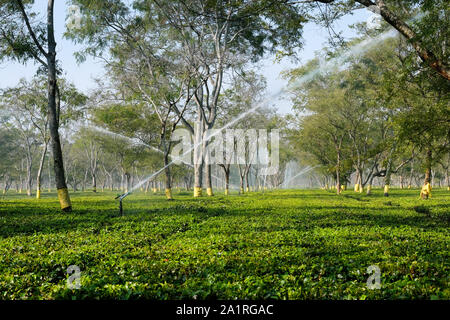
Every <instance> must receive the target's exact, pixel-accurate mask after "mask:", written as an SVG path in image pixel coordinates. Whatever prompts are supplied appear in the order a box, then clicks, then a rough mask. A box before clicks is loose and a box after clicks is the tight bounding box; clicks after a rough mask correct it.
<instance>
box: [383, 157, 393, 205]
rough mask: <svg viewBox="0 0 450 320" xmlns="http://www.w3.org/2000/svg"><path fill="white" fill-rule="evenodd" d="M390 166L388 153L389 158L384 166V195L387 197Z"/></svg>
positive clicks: (390, 158) (389, 182)
mask: <svg viewBox="0 0 450 320" xmlns="http://www.w3.org/2000/svg"><path fill="white" fill-rule="evenodd" d="M391 168H392V155H389V160H388V163H387V166H386V175H385V176H384V196H385V197H389V188H390V184H391V170H392V169H391Z"/></svg>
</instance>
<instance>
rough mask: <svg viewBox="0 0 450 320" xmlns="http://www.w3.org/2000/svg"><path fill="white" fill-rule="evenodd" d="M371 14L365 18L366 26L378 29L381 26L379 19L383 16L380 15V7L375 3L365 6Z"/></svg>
mask: <svg viewBox="0 0 450 320" xmlns="http://www.w3.org/2000/svg"><path fill="white" fill-rule="evenodd" d="M367 9H369V10H370V11H371V12H372V13H373V14H372V15H371V16H370V17H369V18H367V20H366V26H367V29H370V30H373V29H380V28H381V21H382V20H383V18H382V17H381V15H380V8H378V6H376V5H372V6H369V7H367Z"/></svg>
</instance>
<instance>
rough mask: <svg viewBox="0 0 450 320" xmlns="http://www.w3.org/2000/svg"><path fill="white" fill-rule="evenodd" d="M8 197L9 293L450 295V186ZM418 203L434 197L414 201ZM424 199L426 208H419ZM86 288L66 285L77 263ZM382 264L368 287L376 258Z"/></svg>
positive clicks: (2, 277)
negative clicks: (64, 207) (422, 193)
mask: <svg viewBox="0 0 450 320" xmlns="http://www.w3.org/2000/svg"><path fill="white" fill-rule="evenodd" d="M114 196H115V193H112V192H108V193H107V192H105V193H98V194H92V193H76V194H73V195H72V198H73V206H74V208H75V210H74V212H73V213H70V214H65V213H64V214H63V213H59V210H58V203H57V201H56V200H55V199H56V195H55V194H44V196H43V199H41V200H36V199H27V198H25V197H24V196H23V195H19V194H10V195H7V196H6V197H5V198H3V199H2V198H0V299H38V298H39V299H41V298H43V299H72V298H77V299H83V298H90V299H92V298H100V299H102V298H114V299H135V298H153V299H168V298H169V299H178V298H188V299H195V298H196V299H216V298H221V299H235V298H238V299H259V298H277V299H399V298H407V299H411V298H418V299H449V298H450V290H449V283H450V278H449V246H450V235H449V219H450V210H449V207H450V204H449V203H450V201H449V200H450V192H448V191H445V190H434V191H433V198H432V199H431V200H428V201H422V200H419V199H418V190H395V189H393V190H392V192H391V196H390V197H389V198H385V197H383V196H382V190H377V189H375V190H374V194H373V195H372V196H365V195H360V194H356V193H354V192H352V191H346V192H345V193H344V196H340V197H338V196H336V195H335V194H333V193H331V192H327V191H323V190H282V191H274V192H266V193H265V194H261V193H249V194H246V195H244V196H237V195H231V196H229V197H225V196H221V195H216V196H215V197H213V198H207V197H204V198H201V199H193V198H192V197H191V196H190V195H188V194H187V193H181V194H175V198H176V200H175V201H171V202H168V201H166V200H165V199H164V196H163V195H162V193H161V194H159V195H153V194H148V195H146V194H144V193H138V194H134V195H131V196H129V197H128V198H126V199H125V200H124V209H125V210H124V212H125V214H124V216H119V215H118V203H117V201H114V200H113V199H114ZM417 206H421V207H422V206H424V207H426V208H427V210H425V213H424V212H422V211H423V210H419V212H417V210H415V209H414V207H417ZM416 209H417V208H416ZM69 265H77V266H79V267H80V269H81V288H80V289H79V290H71V289H68V288H67V277H68V275H67V273H66V270H67V267H68V266H69ZM370 265H376V266H378V267H379V268H380V270H381V289H379V290H376V289H375V290H369V289H368V288H367V285H366V281H367V278H368V277H369V275H368V274H367V267H369V266H370Z"/></svg>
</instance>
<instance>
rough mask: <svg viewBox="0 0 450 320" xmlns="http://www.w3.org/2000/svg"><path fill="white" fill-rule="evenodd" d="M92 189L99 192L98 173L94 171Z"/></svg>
mask: <svg viewBox="0 0 450 320" xmlns="http://www.w3.org/2000/svg"><path fill="white" fill-rule="evenodd" d="M102 189H103V187H102ZM92 191H93V192H97V175H96V174H95V173H92ZM102 191H103V190H102Z"/></svg>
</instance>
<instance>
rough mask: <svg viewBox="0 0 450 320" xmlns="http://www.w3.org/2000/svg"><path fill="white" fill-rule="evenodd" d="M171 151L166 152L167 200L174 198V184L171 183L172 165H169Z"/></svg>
mask: <svg viewBox="0 0 450 320" xmlns="http://www.w3.org/2000/svg"><path fill="white" fill-rule="evenodd" d="M169 163H170V161H169V151H166V152H165V154H164V167H165V169H164V173H165V183H166V190H165V192H166V198H167V200H173V197H172V184H171V176H170V166H169Z"/></svg>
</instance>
